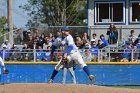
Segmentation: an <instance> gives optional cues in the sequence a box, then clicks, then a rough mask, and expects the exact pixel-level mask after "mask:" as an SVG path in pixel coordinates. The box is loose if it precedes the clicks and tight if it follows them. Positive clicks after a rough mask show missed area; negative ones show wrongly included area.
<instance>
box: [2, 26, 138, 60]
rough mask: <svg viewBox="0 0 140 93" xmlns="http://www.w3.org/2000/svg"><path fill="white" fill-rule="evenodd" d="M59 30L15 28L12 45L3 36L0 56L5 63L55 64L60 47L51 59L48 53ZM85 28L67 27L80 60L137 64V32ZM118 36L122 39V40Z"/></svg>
mask: <svg viewBox="0 0 140 93" xmlns="http://www.w3.org/2000/svg"><path fill="white" fill-rule="evenodd" d="M61 28H62V27H48V28H46V29H44V30H42V29H36V28H30V29H28V30H23V29H18V30H17V31H14V38H15V39H14V41H15V43H14V44H13V45H11V44H10V43H9V41H8V40H7V39H8V38H7V36H4V38H5V39H6V40H4V42H3V43H1V51H0V53H1V56H2V57H3V58H4V60H6V61H33V62H35V61H46V62H47V61H58V60H59V59H60V57H61V56H62V54H63V50H62V47H61V46H60V47H59V49H58V50H56V51H55V53H54V57H52V56H50V53H51V49H52V45H53V42H54V41H55V39H56V38H57V37H59V36H60V35H61ZM87 28H88V27H70V30H71V31H70V34H71V35H72V36H73V38H74V42H75V44H76V46H77V47H78V48H79V51H80V52H81V54H82V56H83V59H84V61H86V62H87V61H88V62H89V61H93V62H104V61H111V62H112V61H113V62H114V61H115V62H119V61H122V62H127V61H139V59H140V57H139V53H140V51H139V50H140V33H139V32H138V31H137V32H138V33H136V31H135V30H134V29H130V31H127V36H126V34H122V33H121V34H120V33H119V31H118V28H117V27H116V26H115V25H114V24H110V26H109V27H108V28H107V29H102V31H103V32H104V33H102V31H101V29H98V30H100V31H98V30H97V28H88V29H87ZM92 30H94V31H92ZM95 30H97V31H95ZM104 30H105V31H104ZM137 30H138V29H137ZM120 31H121V30H120ZM91 32H92V33H91ZM125 33H126V32H125ZM6 35H7V34H6ZM120 35H122V36H123V37H125V39H123V40H122V39H121V37H122V36H120ZM0 38H3V37H0ZM0 40H1V39H0ZM17 45H18V46H17ZM19 45H20V46H21V47H19Z"/></svg>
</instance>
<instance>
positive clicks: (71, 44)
mask: <svg viewBox="0 0 140 93" xmlns="http://www.w3.org/2000/svg"><path fill="white" fill-rule="evenodd" d="M67 43H68V48H67V50H66V53H67V54H70V52H71V51H72V50H73V48H74V47H73V46H74V41H73V38H72V37H69V38H67Z"/></svg>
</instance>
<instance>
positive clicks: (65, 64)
mask: <svg viewBox="0 0 140 93" xmlns="http://www.w3.org/2000/svg"><path fill="white" fill-rule="evenodd" d="M75 64H76V63H75V62H74V61H73V62H68V61H64V62H63V77H62V84H65V81H66V75H67V71H68V70H69V71H70V75H71V76H72V81H73V84H76V78H75V73H74V66H75Z"/></svg>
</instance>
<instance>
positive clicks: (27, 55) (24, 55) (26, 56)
mask: <svg viewBox="0 0 140 93" xmlns="http://www.w3.org/2000/svg"><path fill="white" fill-rule="evenodd" d="M29 52H31V51H30V48H29V47H28V45H27V44H26V43H25V44H24V47H23V48H22V55H21V57H22V58H21V59H22V61H30V60H31V59H33V58H32V55H31V54H32V53H29Z"/></svg>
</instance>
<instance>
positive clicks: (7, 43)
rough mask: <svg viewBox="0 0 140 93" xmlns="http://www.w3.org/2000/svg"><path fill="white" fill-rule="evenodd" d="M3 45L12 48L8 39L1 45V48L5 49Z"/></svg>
mask: <svg viewBox="0 0 140 93" xmlns="http://www.w3.org/2000/svg"><path fill="white" fill-rule="evenodd" d="M3 46H6V48H7V49H11V48H12V46H11V44H10V43H9V42H8V40H5V42H4V43H3V44H2V45H1V49H3Z"/></svg>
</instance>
